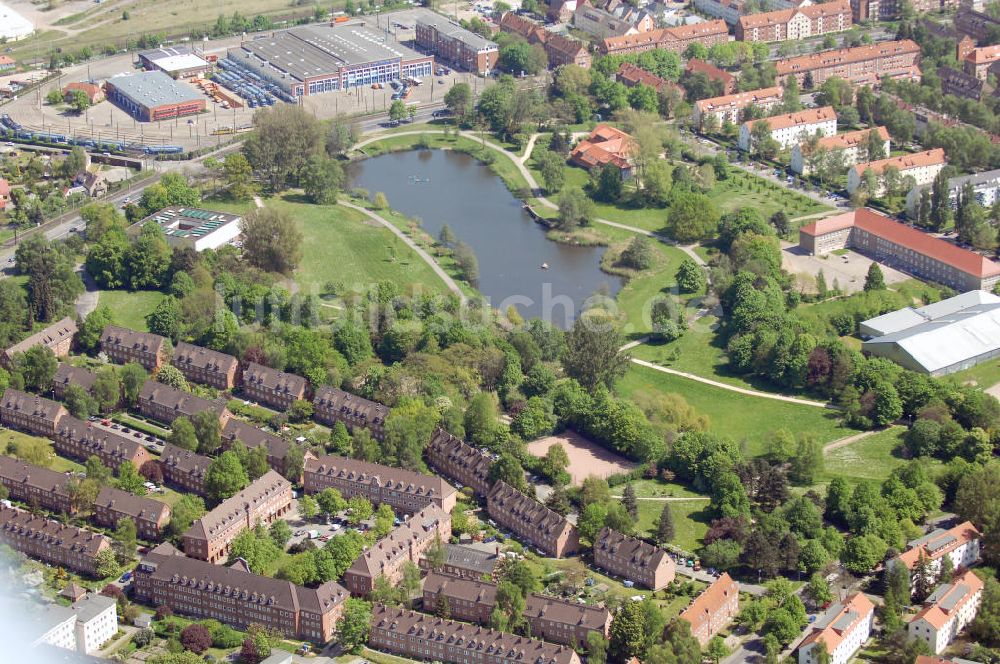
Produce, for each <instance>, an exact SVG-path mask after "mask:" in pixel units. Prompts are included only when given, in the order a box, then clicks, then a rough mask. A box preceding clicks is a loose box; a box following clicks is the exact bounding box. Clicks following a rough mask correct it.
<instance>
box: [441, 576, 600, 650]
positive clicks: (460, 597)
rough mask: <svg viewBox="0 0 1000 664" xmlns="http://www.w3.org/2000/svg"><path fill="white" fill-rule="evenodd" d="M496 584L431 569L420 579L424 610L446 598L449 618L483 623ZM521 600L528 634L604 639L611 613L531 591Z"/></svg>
mask: <svg viewBox="0 0 1000 664" xmlns="http://www.w3.org/2000/svg"><path fill="white" fill-rule="evenodd" d="M496 595H497V584H495V583H490V582H488V581H480V580H478V579H464V578H461V577H458V576H452V575H450V574H442V573H441V572H431V573H429V574H428V575H427V577H426V578H425V579H424V611H426V612H428V613H435V612H437V610H438V607H439V605H440V603H441V601H442V600H447V605H448V607H449V610H450V614H451V615H450V617H452V618H455V619H458V620H465V621H468V622H474V623H478V624H480V625H487V624H489V621H490V614H491V613H492V612H493V607H494V606H495V605H496ZM524 599H525V607H524V614H523V615H524V618H525V620H526V621H527V623H528V626H529V627H530V633H531V635H532V636H535V637H538V638H540V639H542V640H543V641H550V642H552V643H563V644H565V645H568V646H573V647H575V648H577V647H586V644H587V634H589V633H590V632H597V633H598V634H601V635H602V636H604V637H605V638H607V636H608V630H609V629H610V628H611V612H610V611H608V610H607V609H606V608H604V607H602V606H588V605H586V604H578V603H577V602H575V601H571V600H564V599H559V598H557V597H548V596H546V595H540V594H538V593H531V594H529V595H528V596H527V597H525V598H524Z"/></svg>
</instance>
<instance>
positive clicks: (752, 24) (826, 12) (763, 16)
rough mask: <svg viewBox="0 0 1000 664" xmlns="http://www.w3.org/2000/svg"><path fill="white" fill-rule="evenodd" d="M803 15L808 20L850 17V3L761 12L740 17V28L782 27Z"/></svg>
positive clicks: (845, 0)
mask: <svg viewBox="0 0 1000 664" xmlns="http://www.w3.org/2000/svg"><path fill="white" fill-rule="evenodd" d="M798 13H802V14H805V15H806V16H807V17H808V18H809V19H810V20H812V19H816V18H819V17H821V16H823V17H825V16H831V15H832V16H836V15H837V14H847V15H848V16H850V15H851V3H850V2H849V0H834V2H824V3H821V4H818V5H808V6H806V7H801V8H797V9H795V8H793V9H778V10H776V11H773V12H763V13H760V14H747V15H745V16H740V21H739V23H740V27H742V28H743V30H744V31H746V30H753V29H754V28H761V27H764V26H768V25H774V24H781V25H784V24H786V23H788V22H789V21H790V20H792V17H793V16H795V14H798Z"/></svg>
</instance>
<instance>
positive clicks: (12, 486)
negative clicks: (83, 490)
mask: <svg viewBox="0 0 1000 664" xmlns="http://www.w3.org/2000/svg"><path fill="white" fill-rule="evenodd" d="M71 479H72V477H71V476H70V475H67V474H64V473H57V472H56V471H54V470H49V469H48V468H42V467H41V466H35V465H32V464H30V463H25V462H24V461H21V460H19V459H15V458H13V457H9V456H0V484H3V486H4V488H6V489H7V493H8V495H9V496H10V497H11V498H12V499H13V500H17V501H20V502H22V503H26V504H28V505H38V506H39V507H41V508H42V509H46V510H49V511H51V512H65V513H67V514H72V513H73V512H74V511H75V510H74V508H73V501H72V499H71V497H70V492H69V482H70V480H71Z"/></svg>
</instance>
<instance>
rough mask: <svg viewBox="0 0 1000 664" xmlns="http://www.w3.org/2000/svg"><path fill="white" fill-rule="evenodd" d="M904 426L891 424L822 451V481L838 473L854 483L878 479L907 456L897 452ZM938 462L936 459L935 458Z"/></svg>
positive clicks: (883, 476) (904, 461) (901, 440)
mask: <svg viewBox="0 0 1000 664" xmlns="http://www.w3.org/2000/svg"><path fill="white" fill-rule="evenodd" d="M905 432H906V427H902V426H897V427H890V428H888V429H886V430H884V431H879V432H877V433H873V434H872V435H870V436H868V437H866V438H862V439H861V440H858V441H856V442H853V443H851V444H850V445H845V446H844V447H838V448H837V449H835V450H831V451H830V452H828V453H827V454H826V455H825V468H824V473H823V482H824V483H825V482H829V481H830V480H831V479H833V478H834V477H837V476H841V477H843V478H844V479H846V480H847V481H848V482H850V483H852V484H854V483H857V482H862V481H865V480H872V481H876V482H881V481H882V480H884V479H886V478H887V477H889V474H890V473H891V472H892V471H893V470H895V469H896V468H898V467H900V466H902V465H904V464H905V463H906V460H905V459H903V457H902V456H901V455H900V454H899V447H900V446H901V445H902V444H903V434H904V433H905ZM934 463H935V464H937V462H934Z"/></svg>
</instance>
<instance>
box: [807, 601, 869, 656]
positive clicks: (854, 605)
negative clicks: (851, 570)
mask: <svg viewBox="0 0 1000 664" xmlns="http://www.w3.org/2000/svg"><path fill="white" fill-rule="evenodd" d="M874 618H875V605H874V604H872V602H871V600H870V599H868V597H866V596H865V594H864V593H854V594H853V595H851V596H850V597H848V598H847V599H846V600H844V601H843V602H836V603H834V604H832V605H830V607H829V608H828V609H827V610H826V611H825V612H824V613H823V615H821V616H820V617H819V618H818V619H817V620H816V622H814V623H813V624H812V625H810V626H809V627H808V628H807V630H808V634H806V637H805V638H804V639H803V640H802V643H801V644H800V645H799V664H816V662H819V661H820V658H821V655H820V654H819V648H825V649H826V652H827V654H828V655H829V658H828V659H827V660H826V661H828V662H829V663H830V664H847V662H848V661H849V660H850V659H851V658H852V657H853V656H854V653H856V652H857V651H858V649H859V648H860V647H861V646H862V644H864V642H865V641H867V640H868V637H869V636H870V635H871V631H872V622H873V621H874Z"/></svg>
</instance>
